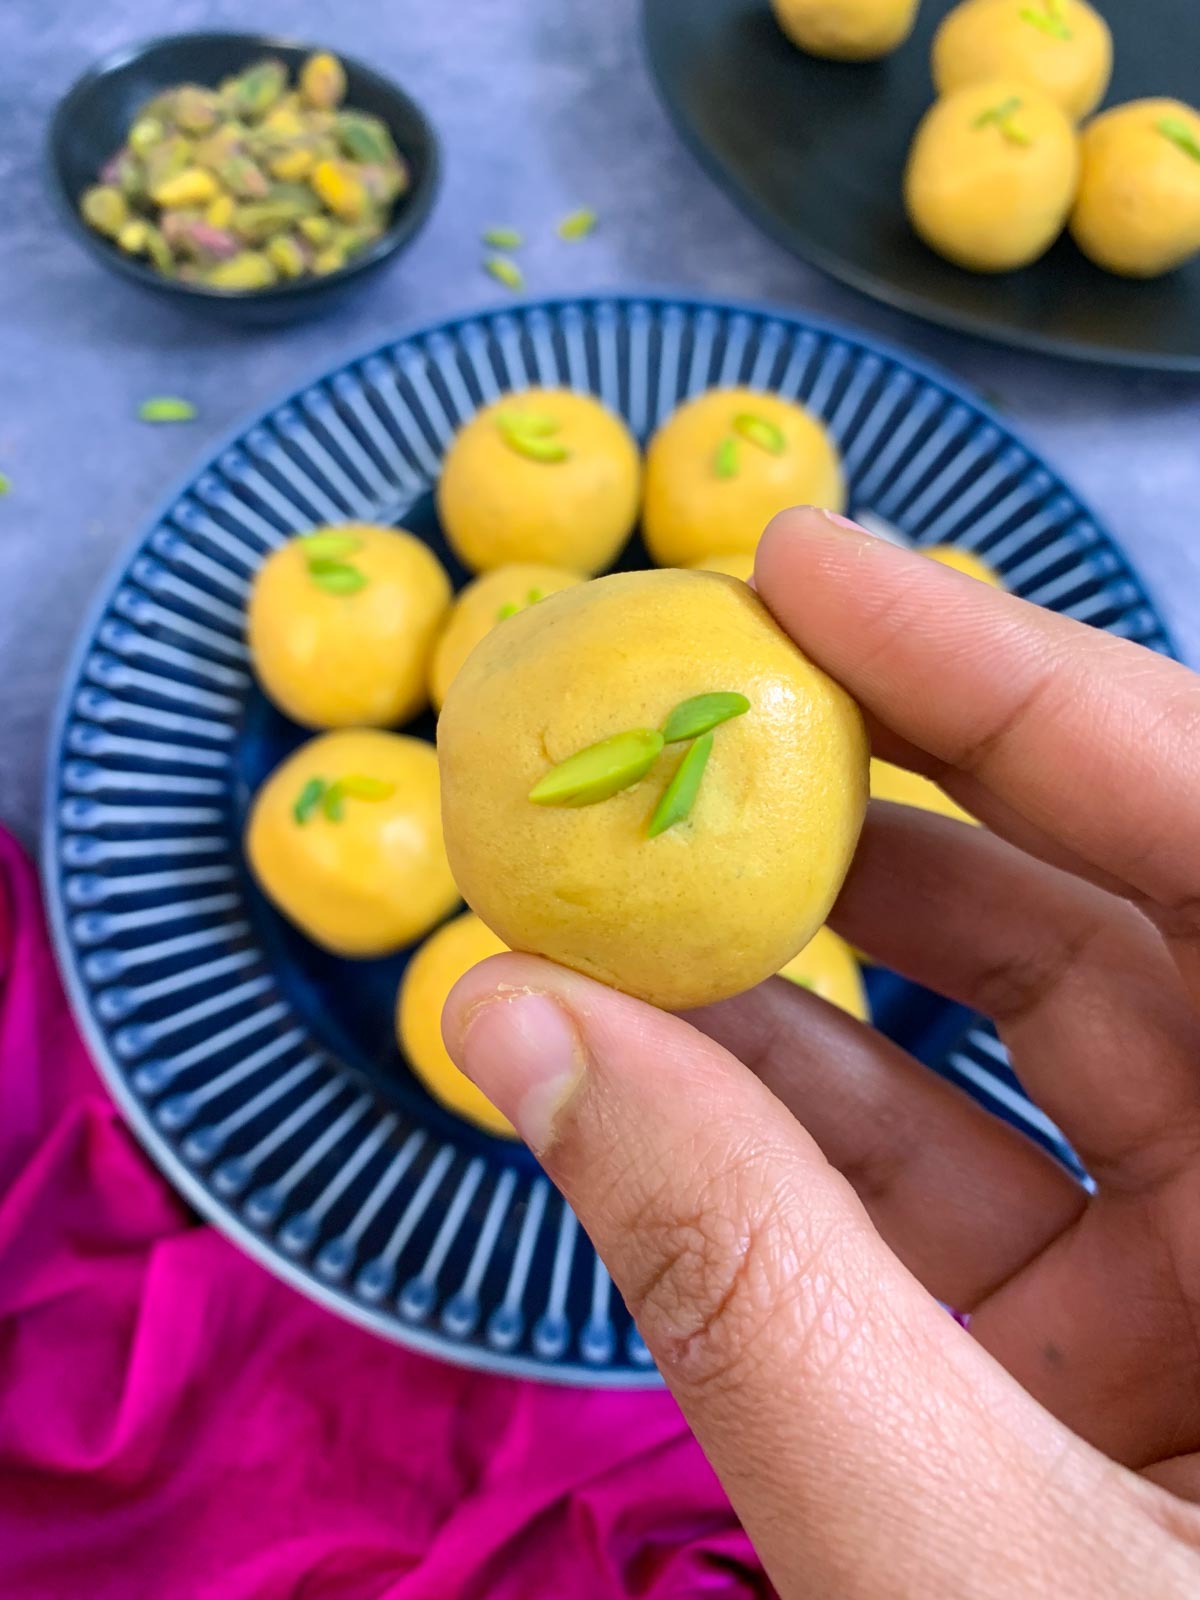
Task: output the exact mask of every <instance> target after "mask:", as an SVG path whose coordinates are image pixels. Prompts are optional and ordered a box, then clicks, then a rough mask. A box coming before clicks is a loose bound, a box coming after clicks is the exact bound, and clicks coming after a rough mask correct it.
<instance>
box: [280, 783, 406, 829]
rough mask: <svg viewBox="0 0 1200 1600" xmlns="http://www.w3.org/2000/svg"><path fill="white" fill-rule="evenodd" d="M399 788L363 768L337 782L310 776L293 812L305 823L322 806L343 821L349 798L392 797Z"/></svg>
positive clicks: (335, 817) (380, 798)
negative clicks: (364, 771)
mask: <svg viewBox="0 0 1200 1600" xmlns="http://www.w3.org/2000/svg"><path fill="white" fill-rule="evenodd" d="M395 792H396V785H395V784H394V783H389V782H388V780H387V779H386V778H371V777H368V776H367V775H366V774H365V773H361V772H352V773H351V774H350V775H349V777H346V778H337V779H335V780H334V782H333V783H326V782H325V779H324V778H310V779H309V780H308V782H307V783H306V784H305V785H304V787H303V789H301V791H300V793H299V795H298V796H297V799H296V804H295V805H294V806H293V807H292V815H293V816H294V817H295V819H296V821H297V822H298V823H299V824H300V826H301V827H303V826H304V824H305V823H306V822H307V821H308V820H309V818H310V817H313V816H315V815H316V813H317V808H318V807H320V809H321V810H322V811H323V812H324V813H325V815H326V817H328V819H329V821H330V822H340V821H341V820H342V818H343V816H344V815H345V812H346V801H347V800H388V799H390V798H391V796H392V795H394V794H395Z"/></svg>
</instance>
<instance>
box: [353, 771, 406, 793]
mask: <svg viewBox="0 0 1200 1600" xmlns="http://www.w3.org/2000/svg"><path fill="white" fill-rule="evenodd" d="M342 791H343V793H345V794H348V795H349V796H350V798H351V799H352V800H390V799H391V797H392V795H394V794H395V792H396V785H395V784H394V783H389V782H388V780H387V779H386V778H371V777H368V776H366V774H364V773H360V772H352V773H351V774H350V776H349V777H348V778H343V779H342Z"/></svg>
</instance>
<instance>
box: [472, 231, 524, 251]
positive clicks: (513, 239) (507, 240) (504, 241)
mask: <svg viewBox="0 0 1200 1600" xmlns="http://www.w3.org/2000/svg"><path fill="white" fill-rule="evenodd" d="M480 238H481V239H482V240H483V242H484V244H486V245H487V246H488V247H489V248H490V249H492V250H519V249H520V248H521V246H522V245H523V244H524V243H525V240H524V239H523V238H522V236H521V233H520V231H519V229H517V228H485V229H484V230H483V232H482V233H481V234H480Z"/></svg>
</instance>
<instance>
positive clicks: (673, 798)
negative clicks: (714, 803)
mask: <svg viewBox="0 0 1200 1600" xmlns="http://www.w3.org/2000/svg"><path fill="white" fill-rule="evenodd" d="M712 746H713V736H712V734H711V733H704V734H701V735H700V737H699V738H698V739H697V740H696V742H695V744H693V745H690V746H689V747H688V751H687V754H686V755H685V756H684V758H683V760H682V761H681V762H680V763H679V765H678V766H677V767H676V768H675V776H674V777H673V778H672V779H671V781H670V783H669V784H668V785H667V787H666V788H665V789H664V790H663V792H662V799H661V800H660V801H659V802H658V804H657V805H656V806H655V808H654V815H653V816H652V817H651V818H650V823H649V826H648V827H647V829H646V832H647V834H648V835H649V837H650V838H651V839H656V838H657V837H658V835H659V834H660V833H665V832H666V831H667V829H668V828H673V827H674V826H675V824H676V823H677V822H682V821H683V820H684V818H685V817H686V816H687V815H688V814H689V812H690V811H691V809H692V807H693V806H694V805H695V803H696V796H697V795H698V794H699V792H700V780H701V778H703V776H704V769H705V767H706V766H707V765H708V758H709V755H710V754H711V752H712Z"/></svg>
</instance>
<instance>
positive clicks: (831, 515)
mask: <svg viewBox="0 0 1200 1600" xmlns="http://www.w3.org/2000/svg"><path fill="white" fill-rule="evenodd" d="M818 510H819V511H820V513H821V515H822V516H823V517H824V518H825V521H826V522H832V523H833V525H834V527H835V528H845V529H846V530H847V531H848V532H850V533H861V534H864V535H866V537H867V538H870V537H871V534H870V533H869V532H868V530H867V529H866V528H864V527H861V526H860V525H859V524H858V523H857V522H852V521H851V519H850V518H849V517H843V516H842V514H841V512H840V511H829V510H827V509H826V508H825V507H824V506H819V507H818Z"/></svg>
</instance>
